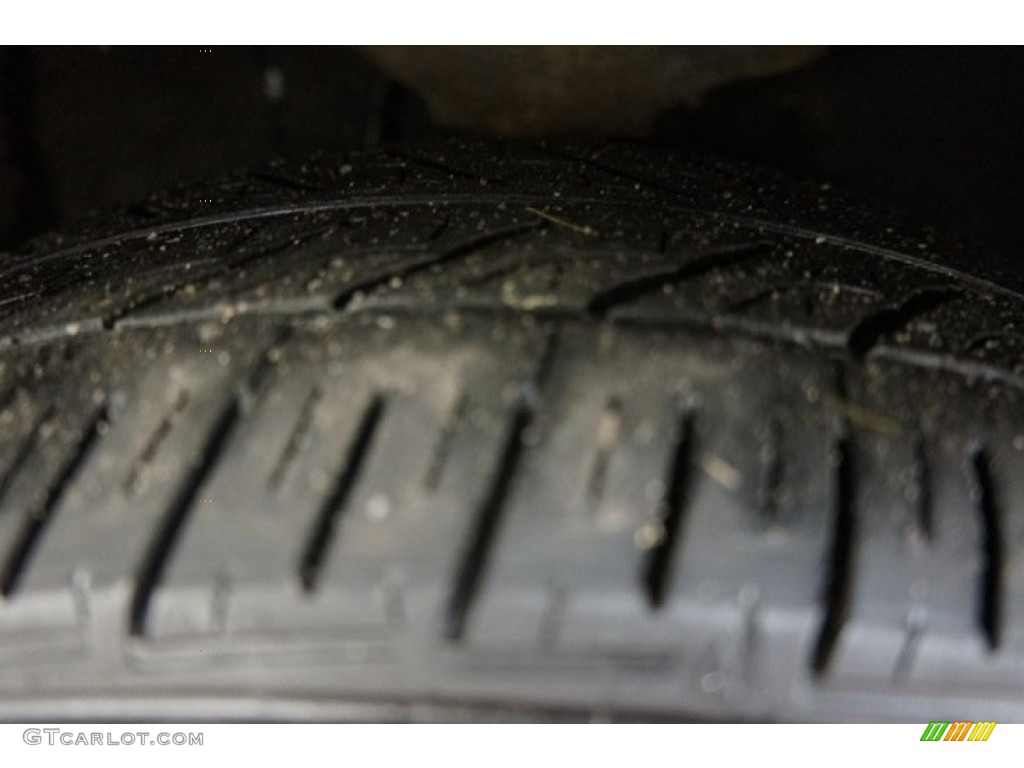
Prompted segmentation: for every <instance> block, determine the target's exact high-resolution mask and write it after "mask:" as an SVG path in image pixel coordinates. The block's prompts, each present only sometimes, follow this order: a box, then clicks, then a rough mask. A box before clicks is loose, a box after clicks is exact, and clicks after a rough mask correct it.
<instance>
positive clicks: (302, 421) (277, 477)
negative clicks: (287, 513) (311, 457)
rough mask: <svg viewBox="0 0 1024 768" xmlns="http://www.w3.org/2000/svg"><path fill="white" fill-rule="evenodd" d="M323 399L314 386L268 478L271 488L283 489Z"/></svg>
mask: <svg viewBox="0 0 1024 768" xmlns="http://www.w3.org/2000/svg"><path fill="white" fill-rule="evenodd" d="M322 398H323V392H321V391H320V387H317V386H314V387H313V388H312V389H311V390H310V392H309V394H308V395H307V396H306V399H305V400H304V401H303V403H302V408H301V409H300V410H299V415H298V417H297V418H296V419H295V425H294V426H293V427H292V431H291V433H290V434H289V435H288V442H287V443H285V446H284V449H283V450H282V451H281V455H280V456H278V457H277V461H276V462H274V468H273V469H272V470H271V472H270V476H269V477H268V478H267V484H268V485H269V486H270V487H271V488H273V489H275V490H278V489H279V488H280V487H281V483H282V482H283V481H284V478H285V475H286V474H288V470H289V469H291V466H292V464H293V463H294V462H295V457H296V456H298V454H299V451H300V450H301V448H302V443H303V441H304V440H305V438H306V435H308V434H309V429H310V427H311V426H312V425H313V413H314V412H315V411H316V407H317V405H318V404H319V402H320V400H321V399H322Z"/></svg>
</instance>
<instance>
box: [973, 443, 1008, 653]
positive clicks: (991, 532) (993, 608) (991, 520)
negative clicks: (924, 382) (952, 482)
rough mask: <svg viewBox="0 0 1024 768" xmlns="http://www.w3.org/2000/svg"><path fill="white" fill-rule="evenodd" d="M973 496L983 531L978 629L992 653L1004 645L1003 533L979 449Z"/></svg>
mask: <svg viewBox="0 0 1024 768" xmlns="http://www.w3.org/2000/svg"><path fill="white" fill-rule="evenodd" d="M970 465H971V485H972V494H971V495H972V496H973V498H974V502H975V505H976V507H975V508H976V510H977V515H978V522H979V524H980V527H981V556H982V566H981V580H980V582H981V583H980V585H979V586H980V589H979V597H978V613H977V622H978V627H979V629H980V630H981V632H982V634H983V635H984V637H985V642H986V643H987V644H988V648H989V650H990V651H994V650H996V649H997V648H999V645H1000V643H1001V641H1002V618H1003V593H1004V584H1003V549H1004V542H1003V533H1002V521H1001V517H1002V513H1001V511H1000V509H999V503H998V499H997V497H996V489H995V482H994V478H993V477H992V465H991V460H990V457H989V455H988V451H987V450H986V448H985V447H984V446H978V447H976V448H974V449H973V450H972V451H971V457H970Z"/></svg>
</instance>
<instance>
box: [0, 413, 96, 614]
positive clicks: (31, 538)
mask: <svg viewBox="0 0 1024 768" xmlns="http://www.w3.org/2000/svg"><path fill="white" fill-rule="evenodd" d="M106 422H107V406H106V404H103V405H101V406H100V407H98V408H97V409H96V410H95V412H94V413H93V414H92V416H91V417H90V419H89V422H88V423H87V424H86V426H85V429H84V430H83V432H82V435H81V437H80V438H79V440H78V442H77V443H76V444H75V446H74V449H73V450H72V452H71V453H70V455H69V456H68V458H67V459H66V460H65V461H64V463H63V465H62V466H61V468H60V471H59V472H58V474H57V477H56V478H55V479H54V481H53V482H52V483H51V484H50V487H49V488H48V489H47V490H46V496H45V497H44V498H43V501H42V503H41V504H40V505H39V506H38V507H36V508H35V509H33V510H31V511H30V512H29V513H28V515H27V516H26V518H25V522H24V524H23V525H22V527H21V530H20V531H19V532H18V535H17V538H16V540H15V543H14V546H13V547H12V548H11V551H10V553H9V554H8V556H7V560H6V561H5V562H4V566H3V572H2V575H0V596H2V597H4V598H7V597H10V596H11V595H12V594H13V593H14V591H15V589H17V587H18V582H19V581H20V579H21V577H22V576H23V575H24V572H25V568H26V566H27V565H28V562H29V559H30V558H31V556H32V552H33V551H34V550H35V547H36V545H37V544H38V543H39V538H40V536H41V535H42V533H43V531H44V529H45V528H46V526H47V524H48V523H49V522H50V519H51V518H52V516H53V513H54V511H55V510H56V508H57V506H58V505H59V504H60V502H61V500H62V499H63V498H64V495H65V493H66V492H67V490H68V488H69V487H71V484H72V483H73V482H74V480H75V478H76V477H77V476H78V472H79V470H80V469H81V468H82V465H83V464H84V463H85V460H86V458H87V457H88V456H89V454H90V453H91V451H92V449H93V447H94V446H95V444H96V441H97V440H98V439H99V437H100V434H101V431H102V429H103V427H102V426H101V425H102V424H105V423H106ZM35 434H37V433H35V432H33V436H34V435H35Z"/></svg>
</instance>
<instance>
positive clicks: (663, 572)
mask: <svg viewBox="0 0 1024 768" xmlns="http://www.w3.org/2000/svg"><path fill="white" fill-rule="evenodd" d="M694 421H695V413H694V410H693V409H692V408H690V407H683V408H681V409H680V413H679V415H678V417H677V419H676V428H675V436H674V438H673V443H672V449H671V452H670V454H669V462H668V465H667V466H666V468H665V474H666V482H665V494H664V496H663V497H662V500H661V503H660V504H659V508H658V511H657V514H656V523H657V525H658V526H659V534H660V535H659V536H658V538H657V541H656V543H655V544H654V546H652V547H651V549H650V550H649V551H648V554H647V557H646V560H645V562H644V566H643V573H642V584H643V588H644V595H645V596H646V598H647V603H648V605H649V606H650V607H651V608H653V609H655V610H658V609H660V608H662V607H664V605H665V601H666V600H667V598H668V592H669V585H670V576H671V573H672V563H673V560H674V558H675V554H676V549H677V542H678V539H679V535H680V533H681V532H682V527H683V517H684V515H685V512H686V497H687V494H688V493H689V485H690V480H691V476H692V473H693V467H692V456H693V448H694V446H693V442H694Z"/></svg>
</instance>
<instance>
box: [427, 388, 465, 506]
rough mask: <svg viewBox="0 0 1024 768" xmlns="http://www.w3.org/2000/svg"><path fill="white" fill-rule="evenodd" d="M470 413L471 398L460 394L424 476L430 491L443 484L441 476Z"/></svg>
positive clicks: (443, 427)
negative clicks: (453, 444)
mask: <svg viewBox="0 0 1024 768" xmlns="http://www.w3.org/2000/svg"><path fill="white" fill-rule="evenodd" d="M468 411H469V398H468V396H467V395H466V393H465V392H460V393H459V394H458V396H457V397H456V398H455V402H454V403H453V404H452V407H451V408H450V409H449V411H448V414H447V415H446V416H445V420H444V424H443V425H442V426H441V434H440V435H439V436H438V438H437V445H436V446H435V447H434V453H433V455H432V456H431V457H430V464H429V466H428V467H427V471H426V473H425V474H424V475H423V487H424V488H426V489H427V490H429V491H436V490H437V487H438V486H439V485H440V483H441V475H442V474H443V472H444V467H445V464H446V463H447V462H448V454H449V453H451V449H452V443H453V442H454V441H455V438H456V437H458V434H459V432H461V431H462V426H463V423H464V421H465V419H466V414H467V413H468Z"/></svg>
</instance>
